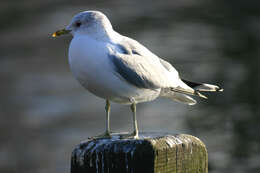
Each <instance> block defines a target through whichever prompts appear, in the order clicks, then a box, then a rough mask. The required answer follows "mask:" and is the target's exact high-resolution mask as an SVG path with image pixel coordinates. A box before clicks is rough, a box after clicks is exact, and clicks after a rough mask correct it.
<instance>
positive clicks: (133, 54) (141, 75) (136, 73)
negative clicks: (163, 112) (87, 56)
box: [108, 38, 168, 89]
mask: <svg viewBox="0 0 260 173" xmlns="http://www.w3.org/2000/svg"><path fill="white" fill-rule="evenodd" d="M116 48H117V51H113V52H110V54H109V55H108V57H109V58H110V60H111V62H112V64H113V66H114V70H115V72H116V73H117V74H118V75H119V76H120V77H121V78H123V79H124V80H125V81H127V82H128V83H130V84H132V85H134V86H136V87H138V88H146V89H157V88H163V87H165V86H166V85H167V82H168V81H167V77H166V75H165V73H166V72H167V71H166V69H165V68H164V66H163V65H162V64H161V63H160V59H159V58H158V57H157V56H156V55H154V54H153V53H151V52H150V51H149V50H148V49H146V48H145V47H144V46H142V45H141V44H139V43H138V42H136V41H134V40H132V39H126V38H125V39H124V40H122V41H121V42H120V43H119V44H117V45H116Z"/></svg>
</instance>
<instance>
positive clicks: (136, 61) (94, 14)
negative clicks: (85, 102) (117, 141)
mask: <svg viewBox="0 0 260 173" xmlns="http://www.w3.org/2000/svg"><path fill="white" fill-rule="evenodd" d="M69 33H70V34H72V35H73V39H72V40H71V43H70V47H69V65H70V69H71V71H72V73H73V75H74V76H75V78H76V79H77V80H78V81H79V82H80V84H81V85H82V86H83V87H84V88H86V89H87V90H88V91H90V92H91V93H93V94H94V95H96V96H98V97H101V98H103V99H105V100H106V106H105V110H106V131H105V133H104V134H101V135H98V136H95V137H93V138H110V137H111V135H112V133H111V131H110V122H109V120H110V119H109V114H110V101H113V102H116V103H120V104H128V105H131V106H130V107H131V110H132V115H133V128H134V130H133V132H132V133H130V134H125V135H124V136H125V137H133V138H138V127H137V120H136V104H137V103H140V102H148V101H152V100H154V99H156V98H157V97H166V98H170V99H171V100H174V101H177V102H181V103H184V104H188V105H194V104H196V101H195V100H194V99H193V98H191V97H190V96H188V95H192V96H198V97H202V98H206V96H204V95H202V94H201V93H200V92H207V91H223V89H222V88H220V87H218V86H216V85H211V84H204V83H198V82H191V81H188V80H184V79H182V78H181V77H180V76H179V73H178V71H177V70H176V69H175V68H174V67H173V66H172V65H171V64H170V63H169V62H167V61H165V60H163V59H162V58H159V57H158V56H157V55H155V54H154V53H152V52H151V51H150V50H148V49H147V48H146V47H144V46H143V45H142V44H140V43H139V42H137V41H136V40H134V39H131V38H129V37H126V36H123V35H121V34H119V33H118V32H116V31H115V30H114V29H113V27H112V25H111V23H110V21H109V20H108V18H107V17H106V16H105V15H104V14H103V13H101V12H99V11H84V12H81V13H79V14H77V15H75V16H74V17H73V19H72V21H71V23H70V24H69V25H68V26H67V27H66V28H65V29H62V30H58V31H56V32H55V33H53V35H52V36H53V37H57V36H60V35H64V34H69Z"/></svg>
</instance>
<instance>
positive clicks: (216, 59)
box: [0, 0, 260, 173]
mask: <svg viewBox="0 0 260 173" xmlns="http://www.w3.org/2000/svg"><path fill="white" fill-rule="evenodd" d="M259 5H260V4H259V2H258V1H256V0H254V1H250V2H246V1H242V0H239V1H234V0H231V1H224V0H220V1H217V2H211V1H206V0H199V1H179V0H177V1H158V2H153V3H151V1H141V2H140V1H137V0H132V1H126V0H123V1H98V2H97V1H81V2H79V1H73V2H71V1H65V0H63V1H62V0H55V1H39V0H38V1H25V0H21V1H3V2H1V6H0V9H1V10H0V14H1V15H0V31H1V32H0V36H1V40H2V41H1V43H0V49H1V51H0V78H1V85H0V89H1V90H0V91H1V97H0V141H1V142H0V172H5V173H13V172H18V171H19V172H20V173H22V172H26V173H30V172H39V173H41V172H68V171H69V164H70V154H71V151H72V149H73V147H74V146H75V145H76V144H78V143H79V142H80V141H82V140H85V139H86V138H87V137H88V136H92V135H95V134H99V133H101V132H102V131H103V130H104V122H105V115H104V101H103V100H102V99H100V98H97V97H95V96H93V95H91V94H90V93H88V92H86V91H85V90H84V89H83V88H82V87H81V86H80V85H79V84H78V83H77V81H76V80H75V79H74V78H73V77H72V74H71V73H70V71H69V68H68V62H67V50H68V46H69V42H70V39H71V37H62V38H59V39H53V38H51V37H50V36H51V33H52V32H53V31H55V30H57V29H60V28H63V27H64V26H65V25H66V24H68V23H69V21H70V20H71V17H72V16H73V15H75V14H76V13H78V12H80V11H83V10H89V9H96V10H101V11H103V12H104V13H105V14H107V16H108V17H109V18H110V19H111V22H112V24H113V26H114V28H115V29H116V30H117V31H119V32H120V33H122V34H124V35H127V36H130V37H132V38H135V39H137V40H138V41H140V42H141V43H143V44H144V45H145V46H147V47H148V48H149V49H150V50H152V51H153V52H156V54H157V55H159V56H160V57H163V58H165V59H167V60H168V61H170V62H171V63H172V64H174V65H175V67H176V68H177V69H178V70H179V71H180V73H181V74H182V76H183V77H185V78H187V79H192V80H197V81H203V82H208V83H213V84H214V83H216V84H219V85H221V86H222V87H224V88H225V92H224V93H223V94H211V95H210V96H209V100H199V99H198V103H199V104H198V105H196V106H193V107H188V106H185V105H181V104H178V103H173V102H171V101H169V100H165V99H158V100H156V101H153V102H150V103H144V104H140V105H138V107H137V111H138V121H139V127H140V129H141V130H142V131H161V132H170V133H189V134H192V135H195V136H197V137H199V138H201V139H202V140H203V141H204V142H205V144H206V145H207V148H208V152H209V166H210V167H209V168H210V172H214V173H215V172H222V173H223V172H231V171H232V172H238V173H239V172H259V170H260V166H259V161H260V160H259V158H260V150H259V141H260V136H259V134H258V131H259V130H260V126H259V122H260V118H259V113H260V111H259V106H260V99H259V91H258V89H259V88H260V82H259V81H260V77H259V76H260V73H259V65H260V63H259V45H260V44H259V41H260V38H259V30H260V24H259V17H260V10H259V8H260V6H259ZM111 121H112V129H113V130H114V131H129V130H131V116H130V110H129V108H128V107H126V106H122V105H117V104H112V119H111Z"/></svg>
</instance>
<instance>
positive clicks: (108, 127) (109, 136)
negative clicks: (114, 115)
mask: <svg viewBox="0 0 260 173" xmlns="http://www.w3.org/2000/svg"><path fill="white" fill-rule="evenodd" d="M105 110H106V131H105V132H104V133H103V134H101V135H97V136H93V137H90V139H99V138H111V132H110V102H109V100H106V106H105Z"/></svg>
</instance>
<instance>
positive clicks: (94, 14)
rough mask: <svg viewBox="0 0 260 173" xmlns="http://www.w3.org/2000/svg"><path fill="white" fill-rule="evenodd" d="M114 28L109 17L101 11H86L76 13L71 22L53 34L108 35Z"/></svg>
mask: <svg viewBox="0 0 260 173" xmlns="http://www.w3.org/2000/svg"><path fill="white" fill-rule="evenodd" d="M111 30H113V29H112V25H111V23H110V21H109V20H108V18H107V17H106V16H105V15H104V14H103V13H101V12H99V11H84V12H81V13H78V14H77V15H75V16H74V17H73V18H72V20H71V22H70V24H69V25H68V26H67V27H66V28H65V29H61V30H58V31H56V32H55V33H53V34H52V36H53V37H57V36H60V35H64V34H69V33H71V34H72V35H74V36H75V35H89V36H96V37H98V36H102V37H104V36H106V35H108V33H109V32H110V31H111Z"/></svg>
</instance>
